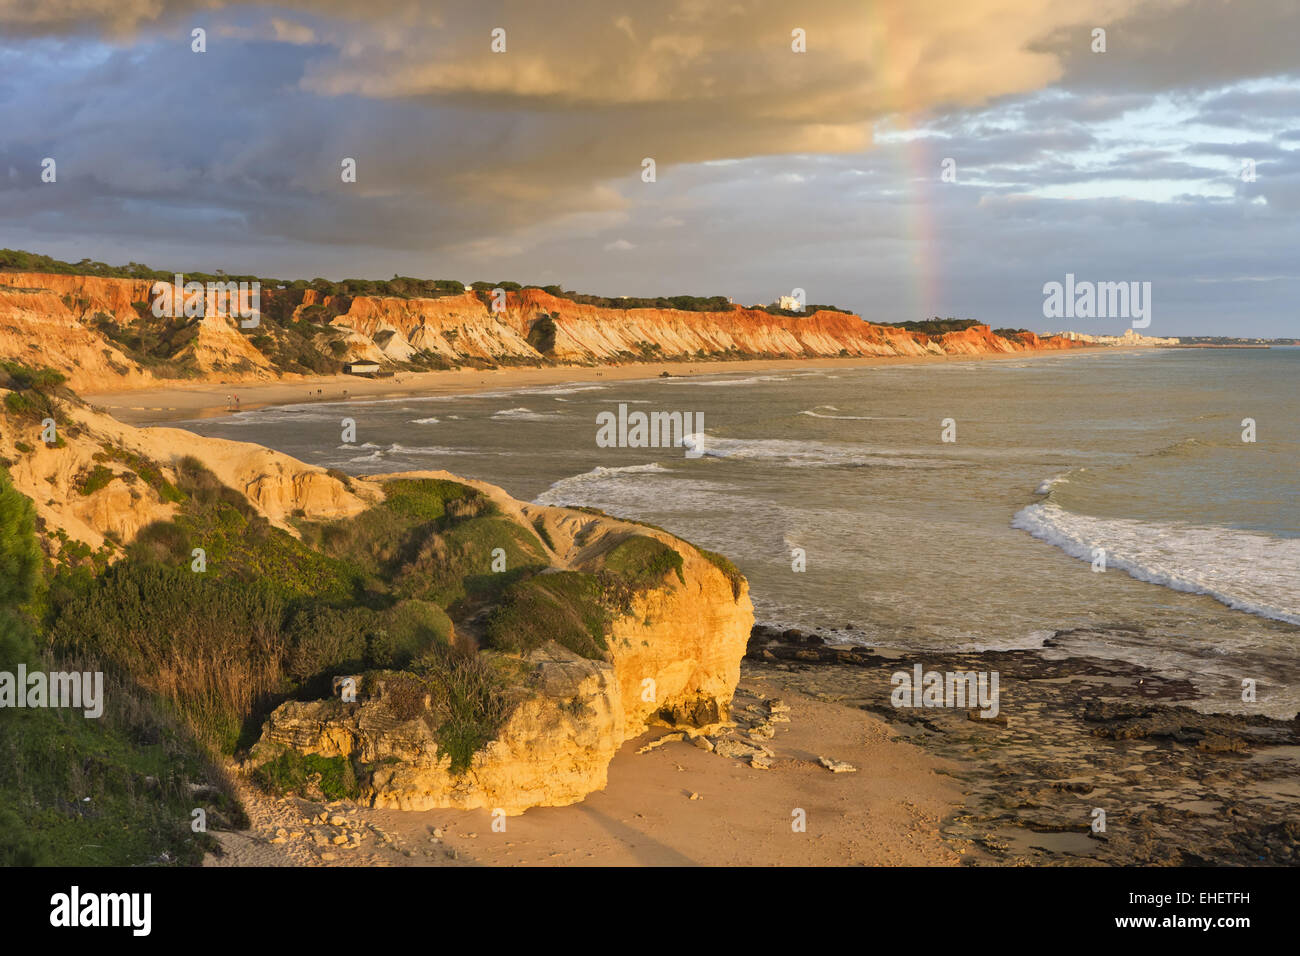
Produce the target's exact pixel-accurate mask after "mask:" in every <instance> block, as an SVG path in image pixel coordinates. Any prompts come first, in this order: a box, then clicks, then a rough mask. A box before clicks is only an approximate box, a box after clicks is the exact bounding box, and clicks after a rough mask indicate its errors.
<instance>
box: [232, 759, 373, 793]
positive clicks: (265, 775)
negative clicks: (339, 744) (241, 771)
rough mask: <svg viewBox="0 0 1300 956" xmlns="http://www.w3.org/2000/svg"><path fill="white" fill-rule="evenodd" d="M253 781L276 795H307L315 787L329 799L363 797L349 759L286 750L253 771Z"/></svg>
mask: <svg viewBox="0 0 1300 956" xmlns="http://www.w3.org/2000/svg"><path fill="white" fill-rule="evenodd" d="M317 778H318V779H317ZM253 779H254V780H255V781H256V782H257V783H258V784H259V785H260V786H261V787H263V788H264V789H265V790H267V791H269V792H271V793H273V794H275V795H276V796H283V795H285V794H287V793H303V792H304V791H306V790H307V789H308V788H309V786H311V785H312V784H314V785H315V786H316V787H317V788H318V789H319V790H320V792H321V795H322V796H323V797H324V798H325V799H326V800H352V799H356V798H357V797H359V796H360V795H361V787H360V785H359V784H358V782H357V776H356V771H355V770H354V769H353V767H352V761H350V760H348V759H347V758H346V757H322V756H319V755H318V754H300V753H298V752H297V751H296V750H286V751H284V752H283V753H281V754H280V755H279V756H278V757H276V758H275V759H274V760H271V761H268V762H266V763H264V764H262V766H260V767H258V768H257V770H255V771H254V772H253Z"/></svg>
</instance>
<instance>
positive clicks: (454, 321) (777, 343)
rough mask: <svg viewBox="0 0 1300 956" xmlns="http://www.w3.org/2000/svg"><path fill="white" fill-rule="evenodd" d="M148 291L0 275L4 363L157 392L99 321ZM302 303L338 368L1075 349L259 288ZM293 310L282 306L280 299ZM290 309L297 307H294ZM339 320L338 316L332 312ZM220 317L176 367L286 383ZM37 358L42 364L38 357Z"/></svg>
mask: <svg viewBox="0 0 1300 956" xmlns="http://www.w3.org/2000/svg"><path fill="white" fill-rule="evenodd" d="M150 287H151V283H149V282H146V281H140V280H129V279H101V278H97V277H89V276H61V275H47V274H36V273H0V354H5V355H8V356H11V357H15V358H23V357H26V358H27V359H29V360H30V361H36V362H39V363H40V364H44V365H48V366H50V367H52V368H56V369H58V370H59V371H62V372H64V373H65V374H66V375H68V377H69V383H70V384H71V386H72V387H73V388H74V389H78V390H82V391H93V390H99V389H102V390H111V389H115V388H122V387H127V388H131V387H144V386H148V385H151V384H155V383H156V382H157V377H156V376H155V375H154V374H153V373H151V371H150V370H149V369H147V368H144V367H141V365H139V364H138V363H137V362H135V361H133V360H132V359H130V358H129V357H127V356H126V355H125V354H124V353H123V351H122V350H121V349H119V348H117V347H116V346H115V345H114V344H113V343H112V342H111V341H110V340H108V339H107V338H106V337H105V336H103V335H101V334H100V333H99V332H98V331H97V330H96V329H95V328H94V327H93V326H92V325H91V324H90V323H91V319H92V318H93V317H94V316H96V315H97V314H100V313H102V314H104V315H106V316H109V317H111V318H112V319H113V320H114V321H115V322H117V323H119V324H120V325H121V326H123V327H125V328H130V327H131V326H133V325H134V324H135V323H137V322H138V319H137V316H136V311H135V308H134V307H133V303H137V302H148V301H150V299H151V296H150ZM292 295H300V296H301V302H298V304H297V305H295V306H294V307H293V308H292V309H291V310H288V311H287V312H286V314H291V315H292V316H293V318H294V319H295V320H301V319H310V320H311V321H313V322H328V323H329V326H331V327H332V328H333V329H334V330H336V332H337V333H341V335H340V336H339V338H338V341H339V343H340V347H341V349H342V351H341V352H338V353H337V354H336V353H335V352H334V351H333V350H329V351H328V352H327V351H326V350H327V348H328V346H329V342H328V341H326V340H325V339H324V338H321V340H320V341H314V343H313V347H315V348H317V349H318V350H319V351H320V352H321V354H322V355H328V357H330V358H337V359H340V360H342V361H367V362H378V363H380V364H397V365H400V364H401V363H404V362H409V361H410V360H411V359H412V358H413V357H414V356H416V355H417V353H427V354H428V355H431V356H437V357H440V358H441V359H443V360H444V361H445V362H447V363H448V364H452V365H455V364H460V363H465V362H475V361H478V362H535V363H541V362H558V363H564V364H579V365H593V364H601V363H618V362H628V361H640V360H648V359H669V360H683V359H693V358H698V357H718V356H727V357H730V358H815V357H836V356H850V357H854V356H876V355H885V356H888V355H943V354H961V355H974V354H980V353H986V352H1016V351H1022V350H1029V349H1045V348H1046V349H1057V348H1072V347H1078V346H1080V345H1082V344H1084V343H1082V342H1075V341H1071V340H1070V339H1068V338H1067V337H1065V336H1051V337H1047V338H1039V337H1038V336H1036V335H1034V334H1033V333H1032V332H1031V333H1025V334H1017V335H1013V336H1011V337H1009V338H1002V337H1001V336H997V335H994V334H993V333H992V331H991V330H990V329H989V327H988V326H976V327H973V328H970V329H967V330H965V331H963V332H950V333H947V334H945V335H938V336H927V335H924V334H921V333H916V332H908V331H906V330H903V329H898V328H892V327H889V326H880V325H872V324H870V323H868V322H863V321H862V319H860V318H859V317H858V316H856V315H850V314H847V313H842V312H827V311H821V312H816V313H812V314H809V315H801V316H780V315H771V314H769V313H767V312H765V311H763V310H762V309H744V308H734V309H731V310H729V311H726V312H684V311H677V310H673V309H609V308H601V307H597V306H592V305H583V304H580V303H577V302H574V301H572V300H569V299H562V298H557V297H555V296H552V295H550V294H549V293H547V292H545V291H543V290H541V289H522V290H520V291H518V292H510V293H507V295H506V301H505V310H504V311H503V312H500V313H495V312H493V311H492V310H491V309H489V308H488V306H487V305H486V304H485V303H484V302H483V301H482V300H481V299H480V298H479V297H478V295H476V294H475V293H472V292H467V293H465V294H463V295H452V296H446V297H443V298H436V299H404V298H398V297H392V296H382V297H381V296H355V297H335V296H323V295H321V294H320V293H318V292H316V291H315V290H312V289H307V290H305V291H303V292H300V293H294V292H292V291H291V290H278V289H263V290H262V307H263V311H264V312H266V311H268V310H270V309H272V308H273V306H274V305H275V303H276V302H277V300H278V297H286V296H292ZM280 301H283V300H280ZM296 301H297V300H296V299H289V300H288V302H287V303H286V308H287V305H288V304H289V303H293V302H296ZM336 313H337V314H336ZM270 331H273V330H271V329H270V328H269V327H268V328H263V329H260V330H243V329H240V328H239V327H238V325H237V323H236V321H235V320H232V319H230V318H228V317H226V316H224V315H215V314H213V315H208V316H206V317H204V318H203V319H202V321H201V322H199V323H198V328H197V333H198V334H197V336H196V337H194V338H193V339H192V340H191V341H190V342H189V343H188V344H187V345H186V346H185V347H184V348H183V349H181V350H180V351H179V352H178V353H177V354H176V355H173V356H168V358H169V359H170V360H172V361H174V362H176V363H180V364H182V365H184V366H186V367H187V368H190V369H191V370H192V371H193V372H194V374H196V375H198V376H199V377H200V378H205V379H209V380H211V379H215V378H218V377H219V378H221V379H222V380H226V381H248V380H264V379H268V378H273V377H276V376H278V375H284V374H287V373H284V372H283V371H282V370H279V369H277V368H276V367H275V365H274V364H273V362H272V360H271V359H270V358H268V357H267V355H266V354H264V353H263V351H261V350H260V349H258V348H256V347H254V346H253V345H252V344H251V341H250V338H251V336H252V335H254V334H265V333H268V332H270ZM38 350H39V353H40V354H39V356H38V355H37V351H38Z"/></svg>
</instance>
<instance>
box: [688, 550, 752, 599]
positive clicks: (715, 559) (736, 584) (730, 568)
mask: <svg viewBox="0 0 1300 956" xmlns="http://www.w3.org/2000/svg"><path fill="white" fill-rule="evenodd" d="M695 550H696V551H698V552H700V554H701V555H703V556H704V557H705V558H706V559H708V561H709V562H710V563H711V564H712V565H713V566H714V567H715V568H717V569H718V570H719V571H721V572H722V573H723V574H725V575H726V576H727V581H728V582H730V584H731V596H732V598H734V599H735V600H737V601H739V600H740V589H741V588H742V587H743V586H744V584H745V576H744V575H743V574H741V573H740V569H739V568H737V567H736V566H735V565H734V564H732V563H731V560H730V559H729V558H727V557H726V556H724V555H721V554H718V553H717V552H716V551H706V550H704V549H703V548H696V549H695Z"/></svg>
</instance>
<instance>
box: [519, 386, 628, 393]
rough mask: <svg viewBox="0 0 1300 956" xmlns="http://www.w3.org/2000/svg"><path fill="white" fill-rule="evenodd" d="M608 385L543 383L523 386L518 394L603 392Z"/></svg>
mask: <svg viewBox="0 0 1300 956" xmlns="http://www.w3.org/2000/svg"><path fill="white" fill-rule="evenodd" d="M607 388H609V386H608V385H576V384H574V385H542V386H537V387H534V388H521V389H519V390H518V391H517V392H515V394H517V395H576V394H577V393H578V392H603V391H604V390H605V389H607Z"/></svg>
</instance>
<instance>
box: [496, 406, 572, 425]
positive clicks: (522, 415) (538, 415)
mask: <svg viewBox="0 0 1300 956" xmlns="http://www.w3.org/2000/svg"><path fill="white" fill-rule="evenodd" d="M492 417H493V418H494V419H496V420H497V421H520V422H539V421H546V420H547V419H553V418H560V417H562V416H561V415H560V413H559V412H535V411H533V410H532V409H531V408H524V407H522V406H520V407H519V408H503V409H501V410H500V411H497V412H493V413H492Z"/></svg>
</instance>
